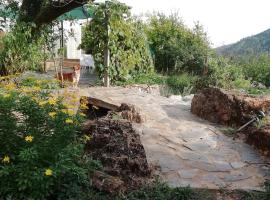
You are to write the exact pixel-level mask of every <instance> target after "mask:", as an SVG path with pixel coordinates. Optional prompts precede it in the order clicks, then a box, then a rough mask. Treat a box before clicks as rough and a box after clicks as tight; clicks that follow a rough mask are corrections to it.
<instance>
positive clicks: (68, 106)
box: [63, 103, 74, 109]
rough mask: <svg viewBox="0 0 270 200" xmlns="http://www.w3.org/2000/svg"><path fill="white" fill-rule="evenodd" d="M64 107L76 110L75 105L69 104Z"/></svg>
mask: <svg viewBox="0 0 270 200" xmlns="http://www.w3.org/2000/svg"><path fill="white" fill-rule="evenodd" d="M63 106H65V107H66V108H71V109H72V108H74V105H70V104H67V103H64V104H63Z"/></svg>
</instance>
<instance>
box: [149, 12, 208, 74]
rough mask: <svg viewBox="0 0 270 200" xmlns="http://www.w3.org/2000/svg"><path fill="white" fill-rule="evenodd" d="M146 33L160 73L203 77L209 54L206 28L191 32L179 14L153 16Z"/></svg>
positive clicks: (199, 27) (198, 27)
mask: <svg viewBox="0 0 270 200" xmlns="http://www.w3.org/2000/svg"><path fill="white" fill-rule="evenodd" d="M145 30H146V33H147V36H148V40H149V43H150V48H151V51H152V53H153V55H154V61H155V62H154V63H155V68H156V70H158V71H159V72H166V73H174V72H177V73H182V72H183V71H186V72H191V73H193V74H201V73H202V70H203V67H204V66H205V62H206V59H207V57H208V54H209V50H210V47H209V43H208V41H207V37H206V34H205V33H204V31H203V28H202V26H201V25H200V24H199V23H197V24H196V25H195V28H194V29H193V30H190V29H188V28H187V27H186V26H185V25H184V24H183V22H182V20H181V19H180V18H179V17H178V14H177V13H175V14H172V15H171V16H169V17H168V16H166V15H165V14H161V13H158V14H153V15H151V16H150V17H149V20H148V23H147V24H146V26H145Z"/></svg>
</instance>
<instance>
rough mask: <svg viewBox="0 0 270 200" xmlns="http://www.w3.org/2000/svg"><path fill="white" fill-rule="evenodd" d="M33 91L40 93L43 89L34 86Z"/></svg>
mask: <svg viewBox="0 0 270 200" xmlns="http://www.w3.org/2000/svg"><path fill="white" fill-rule="evenodd" d="M32 90H34V91H40V90H41V88H40V87H37V86H34V87H32Z"/></svg>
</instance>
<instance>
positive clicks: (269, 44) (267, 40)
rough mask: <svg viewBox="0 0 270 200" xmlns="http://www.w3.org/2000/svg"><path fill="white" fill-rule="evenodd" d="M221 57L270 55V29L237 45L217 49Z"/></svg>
mask: <svg viewBox="0 0 270 200" xmlns="http://www.w3.org/2000/svg"><path fill="white" fill-rule="evenodd" d="M216 51H217V53H218V54H220V55H225V56H245V55H260V54H263V53H270V29H268V30H266V31H264V32H262V33H259V34H257V35H254V36H250V37H247V38H244V39H242V40H240V41H239V42H237V43H234V44H230V45H225V46H221V47H218V48H216Z"/></svg>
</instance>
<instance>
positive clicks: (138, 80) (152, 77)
mask: <svg viewBox="0 0 270 200" xmlns="http://www.w3.org/2000/svg"><path fill="white" fill-rule="evenodd" d="M166 79H167V77H166V76H162V75H159V74H157V73H154V72H153V73H147V74H138V75H137V76H135V77H134V78H132V79H128V80H126V81H117V82H116V85H132V84H147V85H163V84H165V83H166Z"/></svg>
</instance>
